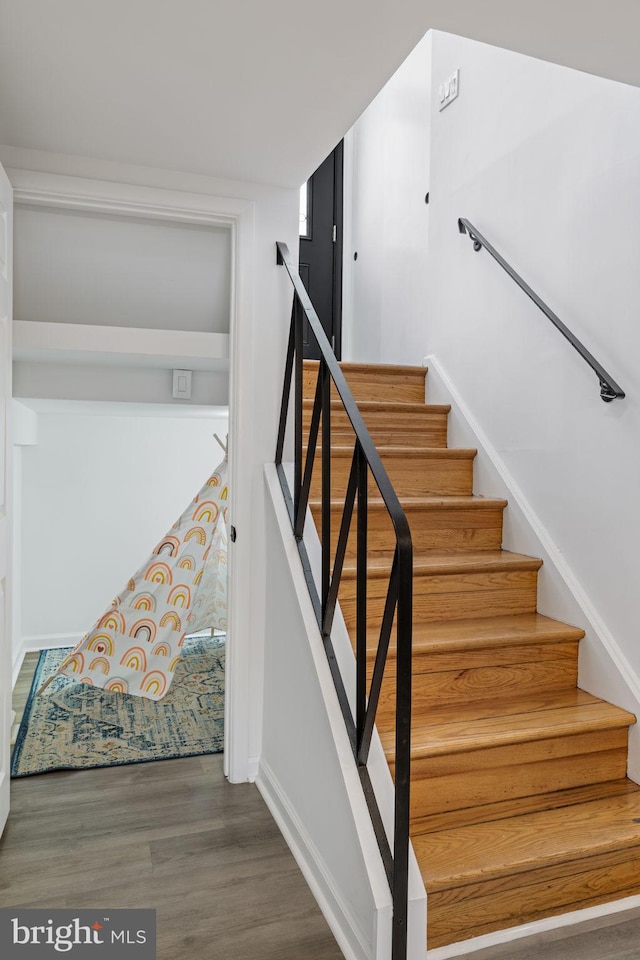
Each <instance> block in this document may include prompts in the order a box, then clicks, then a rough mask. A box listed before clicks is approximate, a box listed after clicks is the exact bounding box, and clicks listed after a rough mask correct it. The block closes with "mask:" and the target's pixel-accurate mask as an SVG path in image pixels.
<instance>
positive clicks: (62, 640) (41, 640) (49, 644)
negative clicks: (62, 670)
mask: <svg viewBox="0 0 640 960" xmlns="http://www.w3.org/2000/svg"><path fill="white" fill-rule="evenodd" d="M83 636H84V633H48V634H42V635H33V636H30V637H23V638H22V640H21V641H20V645H19V647H18V653H17V656H16V658H15V660H14V661H13V670H12V683H13V686H14V687H15V685H16V681H17V679H18V675H19V673H20V670H21V669H22V664H23V663H24V658H25V656H26V654H27V653H37V652H38V651H39V650H50V649H52V648H57V647H75V645H76V644H77V643H79V641H80V640H82V638H83Z"/></svg>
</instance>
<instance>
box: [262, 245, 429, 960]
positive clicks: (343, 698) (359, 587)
mask: <svg viewBox="0 0 640 960" xmlns="http://www.w3.org/2000/svg"><path fill="white" fill-rule="evenodd" d="M276 248H277V262H278V264H280V265H284V267H285V268H286V270H287V272H288V274H289V277H290V278H291V282H292V283H293V289H294V298H293V310H292V315H291V328H290V333H289V344H288V349H287V359H286V365H285V375H284V385H283V390H282V405H281V409H280V424H279V430H278V440H277V444H276V455H275V463H276V467H277V470H278V476H279V478H280V484H281V486H282V491H283V494H284V498H285V501H286V504H287V508H288V510H289V515H290V518H291V525H292V527H293V532H294V535H295V538H296V541H297V544H298V551H299V553H300V558H301V560H302V566H303V569H304V572H305V577H306V581H307V586H308V588H309V594H310V596H311V600H312V603H313V606H314V609H315V613H316V617H317V620H318V626H319V629H320V632H321V636H322V640H323V643H324V647H325V650H326V654H327V658H328V662H329V667H330V669H331V674H332V677H333V681H334V684H335V687H336V692H337V695H338V700H339V703H340V708H341V710H342V714H343V717H344V721H345V725H346V728H347V732H348V735H349V739H350V741H351V746H352V749H353V753H354V758H355V762H356V764H357V767H358V772H359V774H360V780H361V783H362V787H363V791H364V794H365V797H366V800H367V804H368V807H369V812H370V815H371V819H372V823H373V827H374V830H375V833H376V837H377V840H378V845H379V847H380V853H381V856H382V860H383V863H384V867H385V871H386V874H387V878H388V880H389V885H390V888H391V895H392V900H393V933H392V960H405V958H406V951H407V901H408V889H409V778H410V757H411V629H412V603H413V549H412V544H411V534H410V532H409V524H408V522H407V518H406V516H405V513H404V511H403V509H402V507H401V505H400V502H399V500H398V498H397V496H396V493H395V491H394V489H393V486H392V484H391V481H390V480H389V477H388V476H387V472H386V470H385V469H384V467H383V465H382V461H381V460H380V456H379V454H378V452H377V451H376V448H375V445H374V443H373V440H372V439H371V436H370V435H369V431H368V430H367V428H366V426H365V424H364V421H363V419H362V416H361V414H360V411H359V410H358V407H357V405H356V402H355V400H354V398H353V395H352V393H351V390H350V389H349V387H348V385H347V382H346V380H345V377H344V374H343V373H342V370H341V369H340V366H339V364H338V361H337V359H336V357H335V355H334V353H333V350H332V349H331V345H330V343H329V340H328V339H327V336H326V335H325V333H324V330H323V328H322V325H321V323H320V320H319V318H318V315H317V313H316V312H315V310H314V308H313V306H312V304H311V301H310V299H309V296H308V294H307V291H306V290H305V287H304V285H303V283H302V280H301V279H300V276H299V275H298V272H297V270H296V268H295V266H294V264H293V261H292V260H291V255H290V253H289V249H288V247H287V245H286V244H284V243H277V244H276ZM305 319H306V322H307V323H308V327H309V330H310V333H311V334H312V336H313V337H314V338H315V341H316V343H317V345H318V348H319V351H320V362H319V368H318V380H317V384H316V390H315V399H314V402H313V412H312V414H311V423H310V427H309V434H308V437H307V442H306V448H307V450H306V459H305V461H304V465H303V448H304V443H303V365H302V345H303V322H304V320H305ZM292 383H293V393H294V444H293V445H294V468H293V495H292V494H291V490H290V487H289V483H288V480H287V476H286V472H285V469H284V466H283V463H282V456H283V452H284V445H285V434H286V429H287V421H288V413H289V407H290V401H291V388H292ZM332 384H333V387H334V388H335V392H336V395H337V397H338V398H339V400H340V401H341V403H342V406H343V408H344V410H345V411H346V414H347V417H348V418H349V421H350V422H351V426H352V427H353V432H354V434H355V443H354V448H353V457H352V461H351V470H350V473H349V479H348V482H347V489H346V495H345V502H344V509H343V512H342V519H341V522H340V528H339V532H338V539H337V544H336V547H335V553H334V554H333V556H332V550H331V399H332V397H331V394H332ZM320 427H321V428H322V440H321V447H322V454H321V455H322V492H321V530H320V538H321V541H322V563H321V577H320V580H321V583H320V594H318V589H317V586H316V582H315V579H314V576H313V573H312V570H311V564H310V562H309V556H308V553H307V549H306V546H305V543H304V528H305V520H306V516H307V507H308V504H309V494H310V490H311V477H312V473H313V466H314V461H315V454H316V447H317V443H318V434H319V432H320ZM370 476H371V478H372V479H373V482H374V483H375V485H376V487H377V489H378V491H379V493H380V496H381V498H382V500H383V502H384V504H385V506H386V509H387V512H388V514H389V517H390V519H391V523H392V524H393V528H394V531H395V538H396V543H395V551H394V556H393V562H392V565H391V572H390V575H389V585H388V589H387V594H386V600H385V604H384V610H383V615H382V622H381V626H380V634H379V639H378V644H377V650H376V656H375V663H374V668H373V674H372V679H371V683H370V685H369V689H368V690H367V627H368V616H367V520H368V510H367V502H368V490H369V477H370ZM356 499H357V535H356V644H355V647H356V693H355V704H356V711H355V714H356V715H355V718H354V716H353V712H352V710H351V706H350V701H349V697H348V695H347V691H346V688H345V684H344V680H343V678H342V675H341V673H340V669H339V667H338V662H337V659H336V656H335V652H334V648H333V643H332V640H331V629H332V626H333V620H334V615H335V611H336V604H337V602H338V591H339V588H340V581H341V576H342V572H343V567H344V561H345V555H346V549H347V540H348V538H349V532H350V529H351V521H352V518H353V513H354V509H355V506H356ZM394 621H395V624H396V723H395V777H394V779H395V810H394V827H393V849H392V848H391V844H390V843H389V841H388V839H387V835H386V832H385V828H384V825H383V822H382V817H381V814H380V809H379V807H378V804H377V801H376V798H375V794H374V791H373V787H372V784H371V779H370V776H369V772H368V769H367V761H368V757H369V749H370V745H371V737H372V734H373V729H374V724H375V717H376V710H377V707H378V702H379V698H380V691H381V688H382V681H383V675H384V670H385V664H386V661H387V654H388V650H389V643H390V640H391V634H392V628H393V624H394Z"/></svg>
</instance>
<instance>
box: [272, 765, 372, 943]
mask: <svg viewBox="0 0 640 960" xmlns="http://www.w3.org/2000/svg"><path fill="white" fill-rule="evenodd" d="M256 786H257V787H258V790H259V791H260V793H261V794H262V798H263V800H264V802H265V803H266V805H267V807H268V808H269V811H270V813H271V815H272V817H273V819H274V820H275V821H276V823H277V824H278V827H279V828H280V831H281V833H282V835H283V837H284V838H285V840H286V842H287V845H288V847H289V849H290V850H291V852H292V854H293V856H294V857H295V860H296V863H297V864H298V866H299V867H300V870H301V871H302V874H303V876H304V878H305V880H306V881H307V884H308V885H309V888H310V890H311V892H312V893H313V895H314V897H315V899H316V901H317V903H318V905H319V906H320V909H321V910H322V913H323V915H324V918H325V920H326V921H327V923H328V924H329V927H330V928H331V932H332V933H333V935H334V937H335V938H336V941H337V943H338V946H339V947H340V949H341V950H342V952H343V954H344V956H345V958H346V960H370V953H369V950H368V949H367V947H366V941H365V938H364V937H363V934H362V932H361V931H360V930H359V929H358V924H357V923H356V921H355V919H354V917H353V915H352V914H351V911H350V909H349V905H348V904H347V903H345V902H344V900H343V899H342V898H341V896H340V893H339V891H338V890H337V888H336V885H335V884H334V882H333V878H332V877H331V874H330V872H329V870H328V868H327V866H326V864H325V863H324V861H323V859H322V857H321V856H320V854H319V852H318V850H317V849H316V846H315V844H314V843H313V840H312V839H311V837H310V836H309V834H308V833H307V831H306V830H305V828H304V826H303V824H302V823H301V822H300V820H299V818H298V816H297V814H296V812H295V810H294V808H293V807H292V805H291V803H290V802H289V799H288V797H287V796H286V795H285V793H284V791H283V790H282V787H281V786H280V783H279V782H278V780H277V778H276V776H275V774H274V773H273V771H272V770H271V768H270V766H269V764H268V763H267V762H266V761H265V760H261V761H260V770H259V773H258V776H257V778H256Z"/></svg>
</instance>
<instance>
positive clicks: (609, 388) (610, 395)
mask: <svg viewBox="0 0 640 960" xmlns="http://www.w3.org/2000/svg"><path fill="white" fill-rule="evenodd" d="M458 230H459V231H460V233H468V234H469V239H470V240H472V241H473V249H474V250H475V251H476V253H477V252H478V251H480V250H482V248H483V247H484V249H485V250H486V251H487V253H490V254H491V256H492V257H493V259H494V260H496V261H497V262H498V263H499V264H500V266H501V267H502V269H503V270H505V271H506V272H507V273H508V274H509V276H510V277H511V279H512V280H515V282H516V283H517V284H518V286H519V287H520V289H521V290H524V292H525V293H526V295H527V296H528V297H530V298H531V299H532V300H533V302H534V303H535V305H536V306H537V307H539V308H540V310H542V312H543V313H544V314H545V316H547V317H548V318H549V320H551V323H552V324H553V325H554V327H556V328H557V329H558V330H559V331H560V333H561V334H562V335H563V337H566V338H567V340H568V341H569V343H570V344H571V346H572V347H574V349H576V350H577V351H578V353H579V354H580V356H581V357H582V358H583V360H585V361H586V362H587V363H588V364H589V366H590V367H591V369H592V370H593V371H594V373H595V374H596V376H597V378H598V380H599V381H600V396H601V398H602V399H603V400H604V402H605V403H611V401H612V400H616V399H621V398H622V397H624V395H625V394H624V390H623V389H622V387H620V386H618V384H617V383H616V381H615V380H614V379H613V377H612V376H610V375H609V374H608V373H607V371H606V370H605V369H604V367H603V366H602V364H601V363H599V362H598V361H597V360H596V358H595V357H594V356H593V354H592V353H590V352H589V351H588V350H587V348H586V347H585V346H584V344H582V343H581V342H580V341H579V340H578V338H577V337H576V336H575V335H574V334H573V333H572V332H571V330H569V328H568V327H567V326H565V324H564V323H563V322H562V320H560V318H559V317H557V316H556V314H555V313H554V312H553V310H551V308H550V307H548V306H547V304H546V303H545V302H544V300H542V299H541V298H540V297H539V296H538V294H537V293H535V292H534V291H533V290H532V289H531V287H530V286H529V284H528V283H525V281H524V280H523V279H522V277H521V276H520V275H519V274H518V273H516V271H515V270H514V269H513V267H512V266H511V265H510V264H508V263H507V261H506V260H505V259H504V257H502V256H500V254H499V253H498V251H497V250H496V249H495V248H494V247H492V246H491V244H490V243H489V241H488V240H486V239H485V238H484V237H483V236H482V234H481V233H480V232H479V231H478V230H476V228H475V227H474V225H473V224H472V223H469V221H468V220H465V219H464V217H460V219H459V220H458Z"/></svg>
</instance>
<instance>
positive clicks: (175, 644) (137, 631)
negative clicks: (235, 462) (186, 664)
mask: <svg viewBox="0 0 640 960" xmlns="http://www.w3.org/2000/svg"><path fill="white" fill-rule="evenodd" d="M227 474H228V464H227V460H226V458H225V460H224V461H223V462H222V463H221V464H220V466H219V467H217V468H216V470H215V471H214V473H213V474H212V475H211V476H210V477H209V479H208V480H207V482H206V484H205V485H204V487H203V488H202V490H201V491H200V492H199V493H198V495H197V496H196V497H195V499H194V500H193V501H192V502H191V503H190V504H189V506H188V507H187V509H186V510H185V512H184V513H183V514H182V516H181V517H180V518H179V519H178V520H177V521H176V522H175V523H174V525H173V527H172V528H171V530H170V531H169V532H168V533H167V535H166V536H165V537H163V539H162V540H161V541H160V543H159V544H158V546H157V547H156V548H155V550H154V551H153V553H152V555H151V556H150V557H149V559H148V561H147V562H146V563H145V564H144V566H142V567H141V568H140V569H139V570H138V572H137V573H136V574H135V575H134V576H133V577H132V578H131V579H130V580H129V582H128V583H127V586H126V587H125V589H124V590H123V591H122V593H120V594H119V595H118V596H117V597H116V598H115V600H114V601H113V604H112V605H111V607H110V608H109V610H107V611H106V612H105V613H104V614H103V616H102V617H100V619H99V620H98V621H97V623H96V624H95V626H94V627H93V629H92V630H90V631H89V633H87V634H86V635H85V636H84V637H83V638H82V640H81V641H80V643H79V644H78V645H77V646H76V647H75V649H74V650H73V651H72V652H71V653H70V654H69V656H68V657H67V658H66V659H65V660H64V661H63V663H62V664H61V666H60V667H59V669H58V671H57V672H58V673H60V674H64V675H65V676H67V677H72V678H73V679H74V680H76V681H81V682H82V683H89V684H92V685H93V686H95V687H102V688H104V689H105V690H112V691H114V692H116V693H130V694H134V695H136V696H140V697H147V698H148V699H149V700H161V699H162V697H164V695H165V694H166V693H167V691H168V690H169V687H170V686H171V681H172V679H173V674H174V671H175V668H176V664H177V663H178V661H179V659H180V656H181V648H182V645H183V643H184V638H185V636H186V635H187V634H191V633H197V632H198V631H200V630H205V629H208V628H209V627H214V628H216V629H219V630H225V629H226V626H227V502H228V493H229V488H228V481H227Z"/></svg>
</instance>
